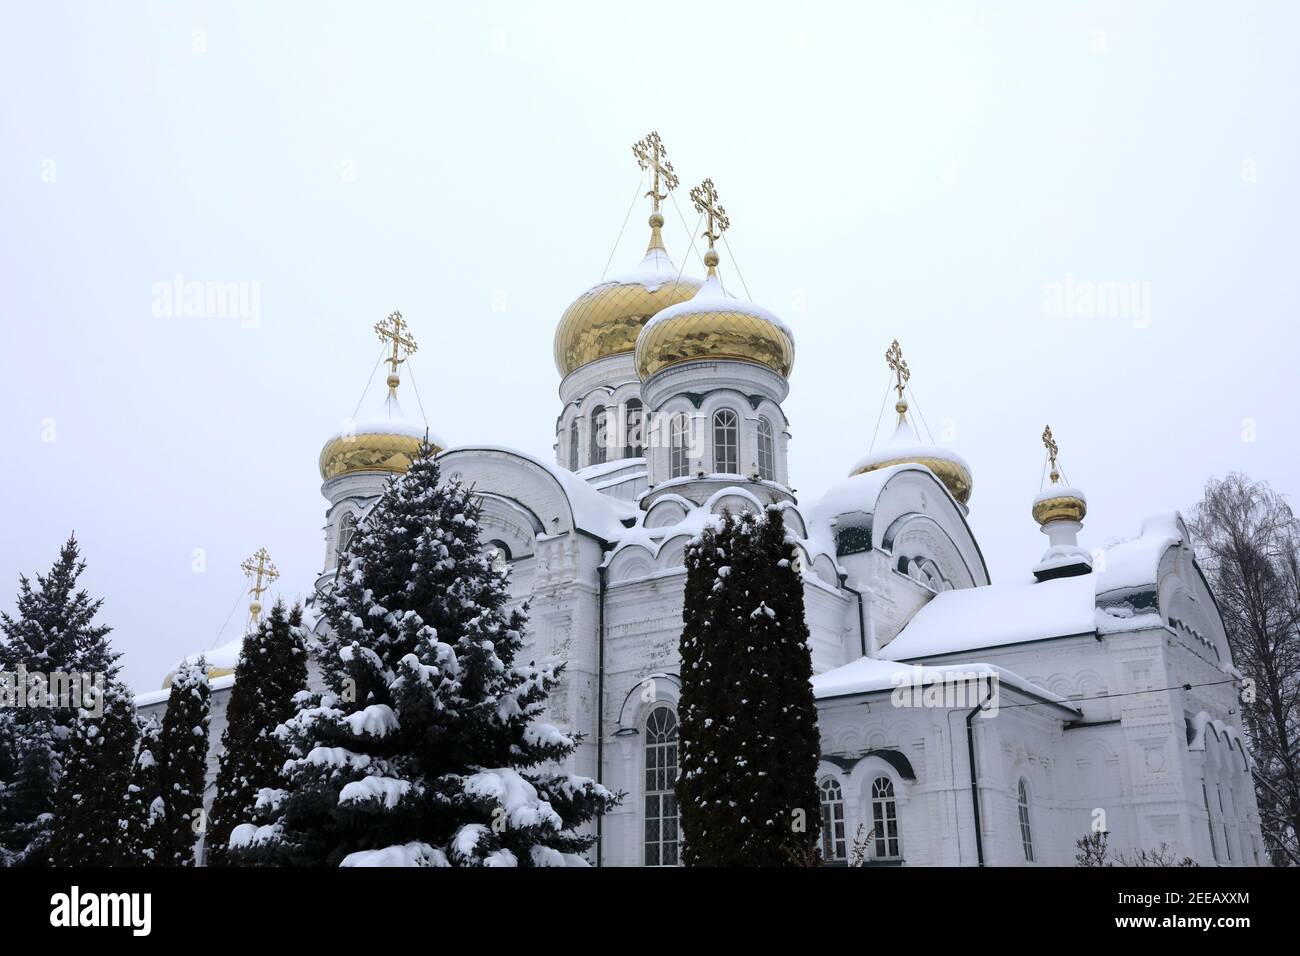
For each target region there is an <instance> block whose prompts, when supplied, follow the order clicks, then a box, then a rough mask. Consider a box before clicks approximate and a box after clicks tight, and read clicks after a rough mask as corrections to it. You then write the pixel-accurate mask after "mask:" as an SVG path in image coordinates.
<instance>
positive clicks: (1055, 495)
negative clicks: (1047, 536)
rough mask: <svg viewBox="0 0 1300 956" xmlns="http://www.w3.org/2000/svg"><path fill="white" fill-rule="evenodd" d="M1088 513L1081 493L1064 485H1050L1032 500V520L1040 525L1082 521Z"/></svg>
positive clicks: (1085, 500) (1086, 502)
mask: <svg viewBox="0 0 1300 956" xmlns="http://www.w3.org/2000/svg"><path fill="white" fill-rule="evenodd" d="M1087 513H1088V501H1087V499H1086V498H1084V496H1083V492H1081V491H1076V490H1075V489H1073V488H1067V487H1065V486H1064V485H1056V484H1054V485H1051V486H1049V487H1048V488H1047V490H1046V491H1044V492H1042V493H1041V494H1040V495H1039V496H1038V497H1037V498H1035V499H1034V508H1033V515H1034V520H1035V521H1037V522H1038V523H1039V524H1040V525H1043V524H1047V523H1048V522H1049V521H1082V520H1083V518H1084V515H1086V514H1087Z"/></svg>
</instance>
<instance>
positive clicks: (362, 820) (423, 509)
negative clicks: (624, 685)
mask: <svg viewBox="0 0 1300 956" xmlns="http://www.w3.org/2000/svg"><path fill="white" fill-rule="evenodd" d="M478 519H479V505H478V503H477V500H476V498H475V496H474V494H473V492H472V491H471V490H470V489H469V488H466V487H465V486H463V485H462V484H461V483H460V482H459V481H456V480H454V479H453V480H449V481H444V480H443V479H442V476H441V474H440V471H439V467H438V463H437V461H436V460H435V459H434V458H433V457H432V455H431V452H430V449H429V448H428V447H425V448H424V449H422V451H421V454H420V455H419V456H418V457H417V459H416V460H415V461H414V462H413V463H412V465H411V468H410V470H409V471H407V473H406V474H404V475H402V476H399V477H396V478H394V479H393V480H392V481H391V482H390V483H389V484H388V486H387V488H386V489H385V492H384V494H383V495H382V496H381V498H380V499H379V500H378V501H377V502H376V503H375V505H374V507H373V508H372V509H371V511H370V512H369V514H368V515H367V516H366V518H365V519H364V520H363V521H362V522H361V523H360V525H359V526H358V528H357V531H356V533H355V534H354V536H353V537H352V540H351V544H350V546H349V548H348V554H347V555H346V557H345V558H344V560H343V562H342V564H341V565H340V567H339V570H338V574H337V576H336V578H335V581H334V584H333V587H332V588H331V589H330V590H328V591H327V592H326V593H325V594H324V595H322V597H321V598H320V600H319V604H318V606H319V608H320V610H321V612H322V613H323V615H324V618H325V620H326V621H327V622H328V624H329V629H330V634H329V636H328V637H326V638H324V639H323V640H322V646H321V650H320V654H319V663H320V667H321V671H322V676H323V678H324V680H325V683H326V686H327V688H328V690H327V691H326V692H325V693H324V694H321V695H302V698H300V699H301V702H302V703H301V706H300V708H299V710H298V712H297V713H296V714H295V715H294V716H293V717H292V718H291V719H290V720H289V721H288V722H287V723H286V724H285V725H284V727H283V728H282V730H281V731H280V732H281V733H282V734H283V736H284V738H285V740H286V742H287V744H288V747H289V759H288V760H287V761H286V762H285V766H284V770H283V772H282V774H281V779H280V781H279V783H278V785H277V786H275V787H268V788H265V789H263V790H262V791H261V792H260V794H259V795H258V799H257V803H258V806H257V809H256V810H255V812H254V819H253V821H250V822H248V823H245V824H241V825H240V826H238V827H236V828H235V829H234V831H233V832H232V833H231V838H230V848H231V854H232V856H233V857H235V858H236V859H237V860H242V861H249V862H270V863H287V864H310V865H345V866H367V865H371V866H373V865H408V866H409V865H414V866H448V865H450V866H562V865H569V864H574V865H580V864H583V863H585V862H586V861H585V859H584V858H583V857H582V854H583V853H584V851H586V849H587V848H588V847H589V846H590V845H591V842H592V837H591V836H590V835H588V834H584V833H581V832H580V830H579V828H580V827H582V826H583V825H584V824H586V823H587V822H589V821H591V820H592V819H594V818H595V817H596V816H598V815H599V814H602V813H604V812H605V811H606V810H607V809H608V808H609V807H611V806H612V805H613V804H614V803H615V802H616V801H617V797H616V796H615V795H613V794H611V793H610V792H609V791H608V790H606V789H605V788H604V787H602V786H600V785H599V784H597V783H595V782H594V781H592V780H590V779H588V778H586V777H579V776H575V775H573V774H570V773H567V772H564V771H563V770H558V769H555V765H556V764H558V763H561V762H562V761H564V760H565V759H566V758H568V757H569V756H570V755H571V754H572V753H573V752H574V749H575V747H576V745H577V738H575V737H574V736H571V735H569V734H567V733H564V732H563V731H561V730H559V729H558V728H557V727H555V726H553V725H551V724H549V723H546V722H545V721H543V720H542V719H541V718H542V716H543V713H544V711H545V708H546V701H547V697H548V694H549V692H550V690H551V689H552V688H553V687H554V686H555V685H556V684H557V682H558V680H559V676H560V668H558V667H540V666H536V665H534V664H531V663H526V662H524V661H522V660H520V659H519V658H520V652H521V649H522V647H523V630H524V627H525V623H526V622H525V618H524V615H523V613H521V612H519V611H511V610H508V603H509V600H510V595H509V591H508V590H507V571H506V569H502V568H497V567H495V566H494V564H493V562H492V561H491V560H490V558H489V557H488V555H486V554H485V551H484V546H483V542H482V541H481V539H480V535H479V522H478Z"/></svg>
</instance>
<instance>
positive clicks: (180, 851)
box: [151, 657, 212, 866]
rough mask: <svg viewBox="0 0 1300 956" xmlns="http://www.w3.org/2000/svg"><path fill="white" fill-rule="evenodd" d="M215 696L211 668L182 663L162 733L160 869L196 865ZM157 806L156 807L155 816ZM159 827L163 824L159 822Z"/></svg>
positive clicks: (204, 664) (159, 755)
mask: <svg viewBox="0 0 1300 956" xmlns="http://www.w3.org/2000/svg"><path fill="white" fill-rule="evenodd" d="M210 707H211V692H210V690H209V689H208V665H207V662H206V661H205V660H204V659H203V658H202V657H200V658H199V659H198V660H197V661H188V660H187V661H182V662H181V664H180V666H178V667H177V668H176V673H175V674H174V675H173V676H172V687H171V694H170V695H169V696H168V698H167V712H166V713H164V714H163V719H162V731H161V732H160V734H159V738H158V746H159V752H155V753H154V755H153V756H154V758H155V759H156V760H157V762H158V782H159V784H160V791H159V794H158V796H159V797H160V798H161V811H162V819H161V821H160V823H161V828H162V832H161V836H160V837H159V839H158V843H157V846H158V852H157V854H156V856H155V859H154V864H155V865H156V866H194V865H196V863H197V860H196V859H195V854H194V850H195V844H196V843H197V842H198V836H199V833H200V831H201V830H202V828H203V788H204V784H205V783H206V779H205V778H206V777H207V772H208V727H209V724H210V723H211V720H212V717H211V713H210ZM154 807H155V805H154V804H153V803H152V802H151V814H152V813H153V812H154V809H153V808H154ZM153 825H154V826H157V825H159V821H156V820H155V821H154V823H153Z"/></svg>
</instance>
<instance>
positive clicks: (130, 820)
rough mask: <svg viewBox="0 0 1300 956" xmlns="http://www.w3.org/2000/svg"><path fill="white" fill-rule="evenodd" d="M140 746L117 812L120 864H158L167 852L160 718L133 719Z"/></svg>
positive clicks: (118, 861) (118, 863)
mask: <svg viewBox="0 0 1300 956" xmlns="http://www.w3.org/2000/svg"><path fill="white" fill-rule="evenodd" d="M136 726H137V727H138V728H139V732H140V747H139V750H138V751H137V752H136V755H135V765H134V767H133V768H132V771H131V782H130V784H129V785H128V786H127V788H126V797H125V802H124V804H123V806H122V810H121V813H120V816H121V820H120V821H119V825H120V826H121V828H122V844H121V848H120V853H119V856H118V859H117V861H116V863H117V865H119V866H158V865H160V864H159V861H160V860H161V859H162V858H163V857H164V856H165V855H166V838H167V830H166V813H165V812H164V809H163V798H162V767H161V766H160V765H159V763H158V756H156V755H160V754H161V753H162V721H160V720H159V719H158V718H157V716H153V717H148V718H144V719H141V718H139V717H137V718H136Z"/></svg>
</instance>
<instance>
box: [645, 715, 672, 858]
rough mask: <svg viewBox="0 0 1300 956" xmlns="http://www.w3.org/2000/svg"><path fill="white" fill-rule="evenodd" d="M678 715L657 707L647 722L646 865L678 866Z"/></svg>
mask: <svg viewBox="0 0 1300 956" xmlns="http://www.w3.org/2000/svg"><path fill="white" fill-rule="evenodd" d="M677 843H678V815H677V715H676V714H674V713H673V711H672V708H671V707H656V708H655V709H654V710H652V711H650V716H649V717H648V718H647V719H646V722H645V865H646V866H676V865H677Z"/></svg>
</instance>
